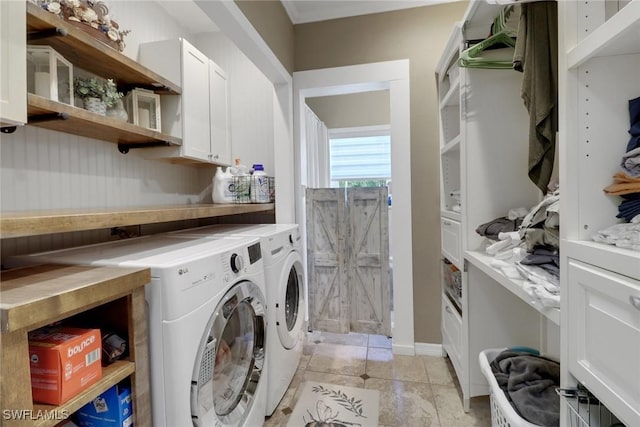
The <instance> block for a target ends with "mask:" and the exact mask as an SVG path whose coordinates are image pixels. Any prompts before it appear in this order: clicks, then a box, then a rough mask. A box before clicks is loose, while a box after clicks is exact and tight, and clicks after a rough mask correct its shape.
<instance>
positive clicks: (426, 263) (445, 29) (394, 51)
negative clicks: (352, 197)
mask: <svg viewBox="0 0 640 427" xmlns="http://www.w3.org/2000/svg"><path fill="white" fill-rule="evenodd" d="M466 7H467V3H466V2H457V3H450V4H442V5H436V6H425V7H420V8H414V9H406V10H401V11H396V12H387V13H380V14H373V15H365V16H358V17H353V18H345V19H336V20H331V21H323V22H316V23H309V24H300V25H295V26H294V29H295V55H294V58H295V70H296V71H303V70H313V69H318V68H327V67H338V66H344V65H355V64H364V63H371V62H379V61H389V60H395V59H404V58H408V59H409V60H410V63H411V65H410V73H411V77H410V84H411V157H412V162H411V171H412V172H411V186H412V203H413V206H412V217H413V224H412V227H413V269H414V270H413V280H414V296H413V298H414V313H415V320H414V322H415V341H416V342H424V343H440V342H441V334H440V292H439V290H440V279H439V276H440V266H439V260H440V257H441V255H440V211H439V207H440V202H439V172H438V171H439V147H438V145H439V144H438V107H437V98H436V85H435V65H436V63H437V61H438V59H439V57H440V54H441V52H442V50H443V48H444V45H445V43H446V42H447V39H448V37H449V34H450V32H451V27H452V24H453V23H454V22H455V21H459V20H460V19H462V16H463V15H464V11H465V9H466Z"/></svg>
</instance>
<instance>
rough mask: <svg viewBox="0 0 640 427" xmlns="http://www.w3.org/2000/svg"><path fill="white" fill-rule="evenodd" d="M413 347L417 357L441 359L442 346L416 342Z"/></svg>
mask: <svg viewBox="0 0 640 427" xmlns="http://www.w3.org/2000/svg"><path fill="white" fill-rule="evenodd" d="M414 347H415V349H416V354H417V355H421V356H436V357H442V344H428V343H423V342H417V343H416V344H415V346H414Z"/></svg>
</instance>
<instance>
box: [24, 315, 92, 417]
mask: <svg viewBox="0 0 640 427" xmlns="http://www.w3.org/2000/svg"><path fill="white" fill-rule="evenodd" d="M101 353H102V342H101V337H100V329H81V328H71V327H64V326H61V327H45V328H41V329H36V330H35V331H31V332H29V360H30V367H31V392H32V394H33V401H34V402H40V403H49V404H52V405H60V404H62V403H64V402H66V401H67V400H69V399H71V398H72V397H73V396H75V395H77V394H78V393H80V392H81V391H82V390H84V389H86V388H87V387H89V386H90V385H92V384H95V383H96V382H97V381H98V380H100V378H102V365H101V363H100V357H101Z"/></svg>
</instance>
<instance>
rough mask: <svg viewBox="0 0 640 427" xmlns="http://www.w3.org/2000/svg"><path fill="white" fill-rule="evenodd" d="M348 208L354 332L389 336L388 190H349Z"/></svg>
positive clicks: (349, 273)
mask: <svg viewBox="0 0 640 427" xmlns="http://www.w3.org/2000/svg"><path fill="white" fill-rule="evenodd" d="M347 206H348V209H347V210H348V212H349V239H348V240H347V245H346V246H347V254H348V258H347V278H348V280H347V286H348V288H349V313H350V317H351V318H350V326H351V331H353V332H362V333H366V334H379V335H387V336H390V335H391V319H390V314H391V313H390V307H391V305H390V303H389V294H390V292H389V222H388V216H389V210H388V207H387V187H378V188H349V189H347Z"/></svg>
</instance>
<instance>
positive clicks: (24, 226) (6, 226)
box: [0, 203, 275, 239]
mask: <svg viewBox="0 0 640 427" xmlns="http://www.w3.org/2000/svg"><path fill="white" fill-rule="evenodd" d="M274 209H275V204H273V203H256V204H233V203H232V204H208V205H207V204H199V205H165V206H144V207H137V208H114V209H100V210H98V209H68V210H56V211H26V212H2V215H1V217H0V238H2V239H6V238H14V237H26V236H37V235H42V234H53V233H65V232H70V231H84V230H96V229H101V228H110V227H121V226H127V225H139V224H151V223H158V222H169V221H181V220H187V219H198V218H208V217H216V216H225V215H237V214H244V213H254V212H268V211H272V210H274Z"/></svg>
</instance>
